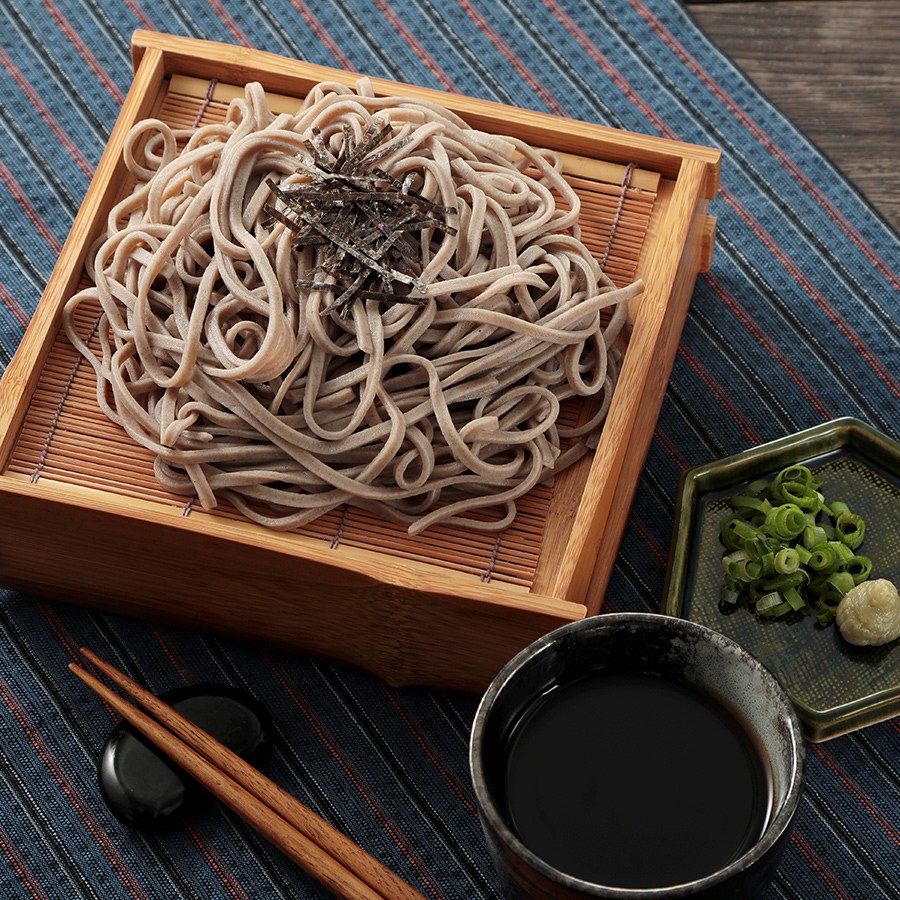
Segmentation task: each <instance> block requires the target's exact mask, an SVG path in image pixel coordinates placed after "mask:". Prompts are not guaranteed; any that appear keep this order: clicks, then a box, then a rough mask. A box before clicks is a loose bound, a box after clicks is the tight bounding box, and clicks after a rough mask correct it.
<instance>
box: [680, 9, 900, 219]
mask: <svg viewBox="0 0 900 900" xmlns="http://www.w3.org/2000/svg"><path fill="white" fill-rule="evenodd" d="M687 8H688V10H689V11H690V12H691V14H692V15H693V17H694V19H695V20H696V22H697V24H698V25H699V26H700V27H701V28H702V29H703V30H704V31H705V32H706V34H707V35H708V36H709V37H710V38H711V39H712V40H713V41H714V42H715V44H716V45H717V46H718V47H719V48H720V49H721V50H723V51H724V52H725V53H727V54H728V55H729V56H730V57H731V58H732V59H733V60H734V61H735V62H736V63H737V64H738V65H739V66H740V67H741V68H742V69H743V70H744V72H745V73H746V74H747V75H748V76H749V77H750V78H751V79H752V80H753V81H754V82H755V83H756V85H757V86H758V87H759V88H760V90H761V91H762V92H763V93H764V94H765V95H766V96H767V97H768V99H769V100H771V101H772V102H773V103H774V104H775V105H776V106H777V107H778V108H779V109H780V110H781V111H782V112H783V113H785V115H787V116H788V117H789V118H790V119H791V120H792V121H793V122H794V123H795V124H796V125H797V127H798V128H799V129H800V130H801V131H803V132H804V133H805V134H806V135H807V137H809V138H810V139H811V140H812V141H813V142H815V144H816V145H817V146H818V147H819V148H820V149H821V150H822V151H823V152H824V153H825V155H826V156H828V157H829V158H830V159H831V161H832V162H833V163H834V164H835V165H836V166H837V167H838V168H839V169H840V170H841V171H842V172H843V173H844V175H846V176H847V178H849V179H850V181H852V182H853V183H854V185H855V186H856V187H857V188H858V189H859V190H860V191H861V192H862V193H863V195H864V196H865V197H866V199H867V200H868V201H869V202H870V203H871V204H872V205H873V206H874V207H875V208H876V209H877V210H878V211H879V212H880V213H881V215H882V216H883V217H884V218H885V219H887V221H888V222H889V223H890V224H891V225H892V226H893V227H894V228H895V229H898V230H900V179H898V177H897V176H898V174H900V163H898V147H900V0H855V2H846V0H789V2H770V3H763V2H740V3H697V2H692V3H688V4H687Z"/></svg>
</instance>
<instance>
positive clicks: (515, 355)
mask: <svg viewBox="0 0 900 900" xmlns="http://www.w3.org/2000/svg"><path fill="white" fill-rule="evenodd" d="M373 120H377V122H386V123H389V124H390V135H389V137H388V138H387V139H386V140H385V142H384V143H382V144H381V145H380V146H379V148H378V156H377V166H376V165H374V164H373V166H372V171H373V172H374V173H376V174H375V176H374V177H375V178H376V180H377V177H378V174H377V173H379V172H380V173H382V174H383V175H385V176H389V177H390V178H391V179H394V181H392V182H391V184H396V183H397V182H398V181H399V182H402V183H403V184H404V185H405V186H406V187H407V189H408V190H409V191H410V192H414V194H415V196H417V197H421V198H425V200H426V201H428V202H430V203H432V204H434V209H441V210H443V212H442V213H441V215H442V216H443V217H444V219H443V221H442V227H434V226H433V225H432V226H430V227H428V226H426V227H424V228H423V230H422V231H421V232H420V233H414V234H413V236H412V237H411V238H410V237H409V236H407V237H405V238H404V239H405V240H406V241H407V245H408V249H409V248H412V250H413V251H414V253H413V254H412V255H413V256H415V258H416V259H415V261H416V262H417V274H416V278H415V279H414V282H415V285H418V288H416V287H413V288H412V289H409V290H411V294H410V296H408V297H406V298H399V300H398V302H385V301H384V300H383V299H381V300H379V299H372V298H370V297H367V296H362V297H360V298H357V299H353V300H352V302H350V303H348V304H346V305H345V308H344V309H343V310H342V311H340V312H338V311H337V310H335V309H334V307H333V304H334V300H335V297H334V291H333V290H327V289H323V288H322V286H321V279H322V278H323V277H325V278H327V277H329V276H327V275H326V276H322V275H321V273H319V274H314V273H317V272H318V269H317V258H316V254H318V253H321V252H323V248H322V246H321V244H320V245H317V244H316V243H315V242H312V243H306V244H300V243H298V241H297V237H296V234H295V231H294V230H292V229H291V228H290V227H288V226H287V225H286V224H285V223H284V221H283V218H284V217H283V216H282V217H281V218H279V217H277V216H273V215H272V209H273V208H274V207H277V205H278V196H279V192H286V191H288V190H289V189H290V187H291V186H292V185H293V186H296V185H302V184H303V183H304V182H305V181H308V180H309V178H310V175H309V172H310V160H311V158H312V153H313V151H312V149H311V148H312V146H313V144H312V136H313V135H315V140H316V146H318V148H319V150H318V151H316V152H318V153H319V154H320V156H321V155H322V154H324V155H325V156H326V157H327V156H328V154H332V155H333V156H334V158H336V157H337V156H338V155H340V152H341V146H342V142H345V141H347V140H348V139H349V138H350V137H351V136H352V139H353V140H354V141H355V142H356V143H357V145H359V143H360V142H361V141H362V139H363V135H365V134H366V133H367V129H368V130H369V132H370V131H371V127H372V124H373ZM125 162H126V164H127V167H128V169H129V171H130V172H131V173H132V174H133V175H134V177H135V179H136V186H135V189H134V191H133V192H132V193H131V194H129V196H128V197H127V198H125V199H124V200H123V201H121V202H120V203H119V204H118V205H117V206H116V207H115V208H114V209H113V210H112V212H111V213H110V215H109V218H108V227H107V231H106V234H105V236H103V237H102V238H101V239H100V240H98V242H97V243H96V244H95V245H94V246H93V247H92V249H91V252H90V254H89V260H88V263H87V269H88V274H89V276H90V279H91V282H92V286H91V287H90V288H88V289H86V290H84V291H82V292H81V293H79V294H77V295H76V296H75V297H73V298H72V299H71V300H70V301H69V303H68V305H67V306H66V309H65V315H64V320H65V328H66V332H67V334H68V336H69V339H70V340H71V341H72V343H73V344H74V345H75V347H77V348H78V350H79V351H80V352H81V353H82V354H83V355H84V357H85V358H86V359H88V360H89V361H90V362H91V364H92V365H93V367H94V369H95V370H96V375H97V384H98V388H97V397H98V401H99V403H100V406H101V407H102V409H103V411H104V412H105V414H106V415H107V416H109V418H110V419H112V420H113V421H114V422H116V423H118V424H119V425H120V426H121V427H122V428H123V429H125V431H126V432H127V433H128V434H129V435H130V436H131V437H132V438H133V439H134V440H135V441H138V442H139V443H140V444H142V445H143V446H145V447H147V448H149V449H150V450H151V451H152V452H153V454H154V455H155V475H156V477H157V478H158V480H159V482H160V484H161V485H162V486H163V487H164V488H166V489H167V490H169V491H172V492H175V493H177V494H179V495H184V496H185V497H186V498H194V500H195V501H196V502H197V503H198V504H199V505H200V506H201V507H202V508H203V509H211V508H213V507H215V506H216V505H217V502H218V500H220V499H223V498H227V500H228V501H229V502H230V503H231V504H233V505H234V506H235V507H236V508H237V509H238V510H240V511H241V513H243V514H244V515H246V516H247V517H248V518H250V519H251V520H253V521H255V522H259V523H261V524H263V525H265V526H268V527H270V528H276V529H289V528H294V527H296V526H300V525H303V524H305V523H308V522H310V521H312V520H314V519H315V518H317V517H318V516H321V515H323V514H324V513H326V512H328V511H329V510H331V509H334V508H335V507H338V506H341V505H342V504H349V505H351V506H356V507H362V508H365V509H369V510H374V511H377V513H379V514H380V515H382V516H384V517H387V518H388V519H390V520H394V521H398V522H402V523H404V524H406V525H408V527H409V531H410V532H411V533H415V532H418V531H421V530H423V529H425V528H427V527H429V526H431V525H434V524H435V523H438V522H454V523H465V524H466V525H468V526H471V527H473V528H479V529H486V530H493V529H502V528H504V527H506V526H507V525H508V524H509V523H510V522H511V521H512V519H513V517H514V516H515V512H516V507H515V501H516V499H517V498H518V497H521V496H522V495H523V494H524V493H525V492H527V491H528V490H530V489H531V488H532V487H533V486H534V485H535V484H537V483H538V482H539V481H541V480H543V479H546V478H548V477H551V476H552V475H553V474H554V473H556V472H559V471H560V470H561V469H563V468H564V467H566V466H568V465H570V464H571V463H572V462H574V461H575V460H576V459H578V458H579V457H580V456H582V455H583V454H584V453H586V452H587V450H588V448H589V447H590V446H591V445H592V441H596V436H597V433H598V431H599V429H600V428H601V424H602V422H603V419H604V417H605V415H606V411H607V409H608V406H609V401H610V397H611V395H612V392H613V388H614V385H615V382H616V378H617V373H618V368H619V362H620V358H621V350H620V349H619V348H620V345H621V341H617V338H619V336H620V333H621V332H622V331H623V328H624V327H625V326H626V323H627V321H628V314H627V309H626V303H627V301H628V300H629V299H630V298H631V297H633V296H635V294H636V293H637V292H638V291H639V290H640V286H639V284H634V285H631V286H629V287H627V288H621V289H617V288H615V287H614V286H613V284H612V283H611V282H610V281H609V279H608V278H606V276H605V275H604V274H603V273H602V272H601V271H600V268H599V266H598V264H597V262H596V261H595V260H594V259H593V258H592V256H591V254H590V252H589V251H588V250H587V249H586V247H585V246H584V244H583V243H582V242H581V241H580V240H579V227H578V216H579V200H578V197H577V196H576V195H575V193H574V191H573V190H572V189H571V187H570V186H569V185H568V184H567V182H566V180H565V179H564V178H563V177H562V175H561V166H560V164H559V162H558V160H557V159H556V158H555V157H554V155H553V154H551V153H549V152H547V151H541V150H535V149H533V148H531V147H529V146H527V145H526V144H524V143H522V142H521V141H519V140H516V139H513V138H505V137H498V136H496V135H490V134H485V133H483V132H480V131H477V130H474V129H472V128H470V127H468V126H467V125H466V124H465V123H464V122H463V121H462V120H461V119H460V118H459V117H457V116H456V115H455V114H454V113H452V112H449V111H448V110H446V109H443V108H441V107H439V106H437V105H432V104H429V103H425V102H421V101H417V100H413V99H408V98H402V97H386V98H385V97H376V96H374V94H373V91H372V89H371V86H370V85H369V84H368V82H367V81H366V80H361V81H360V82H359V83H358V84H357V85H356V88H355V89H351V88H349V87H347V86H344V85H341V84H332V83H323V84H321V85H318V86H317V87H316V88H315V89H313V90H312V91H311V92H310V94H309V95H308V97H307V99H306V100H305V101H304V102H303V105H302V107H301V108H300V109H299V111H298V112H297V113H296V114H294V115H287V114H281V115H275V114H273V113H272V112H271V111H270V110H269V108H268V106H267V103H266V100H265V96H264V94H263V91H262V89H261V88H260V86H259V85H255V84H251V85H248V86H247V88H246V90H245V94H244V96H243V97H240V98H237V99H235V100H233V101H232V102H231V104H230V106H229V109H228V113H227V117H226V119H225V121H224V122H223V123H221V124H209V125H203V126H202V127H198V128H190V129H172V128H170V127H169V126H167V125H166V124H165V123H163V122H161V121H157V120H150V121H145V122H142V123H140V124H139V125H137V126H136V127H135V129H134V130H133V132H132V133H131V134H130V136H129V138H128V140H127V142H126V146H125ZM388 187H389V185H388ZM284 195H286V194H284ZM346 239H347V241H352V239H353V235H347V236H346ZM332 249H333V248H332ZM407 255H410V254H409V253H407ZM316 279H319V283H320V284H319V287H316V286H314V285H313V286H312V287H311V286H310V285H311V284H313V283H314V282H316ZM304 285H305V286H304ZM413 295H414V296H413ZM87 301H92V302H93V303H95V304H96V303H97V302H99V306H100V309H101V313H100V316H99V319H98V320H97V324H96V329H95V332H96V335H95V338H94V340H93V341H91V340H89V338H88V337H87V336H85V335H84V334H83V329H82V333H79V330H78V329H77V328H76V325H75V320H74V315H75V312H76V310H77V308H78V307H79V306H80V305H81V304H83V303H85V302H87ZM82 318H83V317H82ZM97 338H99V341H98V340H97ZM92 347H95V348H97V347H98V348H99V349H97V350H96V351H95V350H93V349H91V348H92ZM576 395H580V396H590V395H597V397H598V400H597V401H596V402H595V407H594V408H595V410H596V411H595V413H594V414H593V415H592V416H591V418H590V421H587V422H584V423H582V424H581V425H579V426H578V427H577V428H575V427H572V428H565V427H563V426H562V424H561V423H560V421H559V417H558V414H559V410H560V403H561V402H562V401H564V400H565V399H566V398H569V397H573V396H576Z"/></svg>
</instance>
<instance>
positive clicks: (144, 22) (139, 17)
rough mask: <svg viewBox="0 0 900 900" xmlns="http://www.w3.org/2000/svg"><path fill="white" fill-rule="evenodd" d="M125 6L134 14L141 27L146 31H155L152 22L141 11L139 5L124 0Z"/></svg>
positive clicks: (131, 0) (132, 0) (130, 0)
mask: <svg viewBox="0 0 900 900" xmlns="http://www.w3.org/2000/svg"><path fill="white" fill-rule="evenodd" d="M125 5H126V6H127V7H128V8H129V9H130V10H131V11H132V12H133V13H134V17H135V18H136V19H137V20H138V22H140V23H141V25H142V27H144V28H146V29H147V30H148V31H156V26H155V25H154V24H153V20H152V19H151V18H150V17H149V16H148V15H147V13H145V12H144V10H143V9H141V7H140V5H139V4H137V3H135V2H134V0H125Z"/></svg>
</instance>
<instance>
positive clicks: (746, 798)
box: [503, 671, 771, 888]
mask: <svg viewBox="0 0 900 900" xmlns="http://www.w3.org/2000/svg"><path fill="white" fill-rule="evenodd" d="M505 759H506V763H505V765H506V769H505V773H504V784H503V788H504V798H503V804H504V805H505V812H506V820H507V822H508V823H509V824H510V825H511V826H512V828H513V829H514V830H515V832H516V833H517V834H518V836H519V838H520V840H521V841H522V842H523V843H524V844H525V846H526V847H528V848H529V849H530V850H531V851H532V852H533V853H535V854H536V855H537V856H539V857H540V858H541V859H543V860H544V861H545V862H547V863H549V864H550V865H551V866H553V867H554V868H556V869H558V870H560V871H561V872H565V873H566V874H568V875H572V876H575V877H576V878H581V879H583V880H585V881H589V882H592V883H594V884H600V885H605V886H608V887H626V888H653V887H666V886H671V885H677V884H683V883H685V882H688V881H693V880H694V879H697V878H702V877H703V876H705V875H709V874H711V873H712V872H714V871H716V870H717V869H719V868H720V867H721V866H723V865H727V864H728V863H729V862H731V861H732V860H734V859H736V858H737V857H739V856H741V855H742V854H743V853H744V852H746V851H747V850H748V849H749V848H750V847H752V846H753V844H754V843H755V842H756V841H757V839H758V838H759V836H760V835H761V834H762V832H763V830H764V829H765V827H766V822H767V819H768V816H769V809H770V805H771V777H770V774H769V766H768V764H767V762H766V761H765V759H764V756H763V752H762V750H761V748H760V747H759V746H758V744H757V741H756V740H755V739H754V738H753V737H752V736H751V734H750V733H749V732H748V731H747V729H746V727H745V726H744V725H743V723H742V722H741V721H740V720H739V719H738V718H737V717H736V715H735V714H734V713H732V712H731V710H729V709H727V708H726V707H725V706H723V705H721V704H720V703H718V702H717V701H716V700H714V699H712V698H710V697H709V696H707V695H706V694H704V693H702V692H701V691H699V690H697V689H695V688H692V687H691V686H689V685H686V684H682V683H679V682H674V681H671V680H669V679H664V678H661V677H657V676H654V675H645V674H642V673H631V672H600V671H598V672H594V673H591V674H588V675H586V676H584V677H582V678H580V679H578V680H576V681H574V682H572V683H570V684H566V685H562V686H559V687H555V688H553V689H552V690H550V691H548V692H547V693H546V694H544V695H543V696H542V697H541V698H540V699H539V700H537V701H536V702H535V703H533V704H532V706H531V707H530V708H529V709H528V710H526V712H525V714H524V715H523V716H522V717H521V719H520V720H519V722H518V723H517V724H516V726H515V728H514V729H513V731H512V733H511V735H510V738H509V742H508V748H507V753H506V754H505Z"/></svg>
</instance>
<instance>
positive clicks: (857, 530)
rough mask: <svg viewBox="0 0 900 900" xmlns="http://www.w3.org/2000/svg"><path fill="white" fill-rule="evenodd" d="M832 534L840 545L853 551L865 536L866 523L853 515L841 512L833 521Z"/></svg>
mask: <svg viewBox="0 0 900 900" xmlns="http://www.w3.org/2000/svg"><path fill="white" fill-rule="evenodd" d="M834 532H835V536H836V537H837V538H838V540H839V541H840V542H841V543H842V544H846V545H847V546H848V547H849V548H850V549H851V550H855V549H856V548H857V547H858V546H859V545H860V544H861V543H862V542H863V538H864V537H865V536H866V523H865V522H864V521H863V520H862V519H861V518H860V517H859V516H857V515H856V514H855V513H852V512H849V511H848V512H842V513H841V514H840V515H838V516H837V518H836V519H835V523H834Z"/></svg>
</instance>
